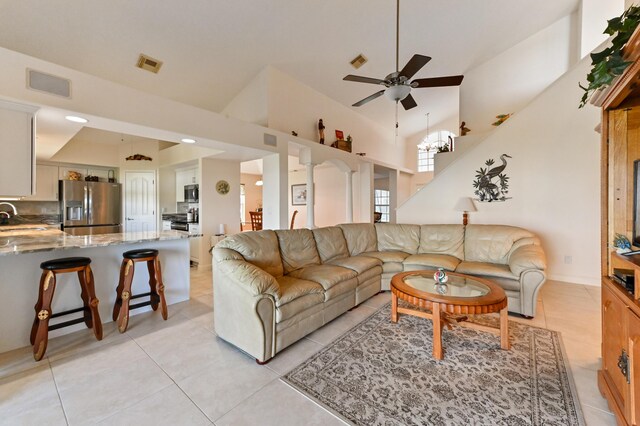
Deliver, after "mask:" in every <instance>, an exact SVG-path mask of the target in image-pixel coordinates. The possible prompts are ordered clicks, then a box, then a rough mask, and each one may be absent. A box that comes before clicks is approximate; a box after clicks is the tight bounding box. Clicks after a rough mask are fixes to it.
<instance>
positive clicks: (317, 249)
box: [213, 223, 546, 362]
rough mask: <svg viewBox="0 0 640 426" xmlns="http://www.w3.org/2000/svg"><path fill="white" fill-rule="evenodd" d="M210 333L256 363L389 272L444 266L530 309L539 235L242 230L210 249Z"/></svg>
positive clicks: (497, 228)
mask: <svg viewBox="0 0 640 426" xmlns="http://www.w3.org/2000/svg"><path fill="white" fill-rule="evenodd" d="M214 262H215V266H214V270H215V272H214V278H213V282H214V286H213V287H214V316H215V329H216V333H217V334H218V336H219V337H221V338H222V339H224V340H227V341H228V342H230V343H232V344H234V345H235V346H237V347H239V348H240V349H242V350H243V351H245V352H247V353H249V354H250V355H252V356H254V357H255V358H256V360H257V361H258V362H266V361H268V360H269V359H271V358H272V357H273V356H275V355H276V354H277V353H278V352H280V351H281V350H282V349H284V348H286V347H287V346H289V345H291V344H292V343H294V342H295V341H297V340H299V339H301V338H302V337H304V336H306V335H307V334H309V333H311V332H312V331H314V330H316V329H318V328H319V327H321V326H322V325H324V324H326V323H328V322H329V321H331V320H333V319H334V318H336V317H337V316H339V315H341V314H342V313H344V312H346V311H347V310H349V309H351V308H353V307H354V306H357V305H358V304H360V303H362V302H363V301H365V300H366V299H368V298H369V297H371V296H373V295H375V294H377V293H378V292H380V291H381V290H389V282H390V280H391V277H392V276H393V275H395V274H397V273H398V272H402V271H410V270H421V269H435V268H439V267H442V268H445V269H446V270H449V271H456V272H461V273H465V274H471V275H476V276H481V277H486V278H489V279H491V280H493V281H494V282H496V283H498V284H499V285H500V286H502V287H503V288H504V290H505V292H506V293H507V296H508V298H509V310H510V311H512V312H516V313H520V314H522V315H523V316H528V317H533V316H534V315H535V308H536V299H537V294H538V291H539V290H540V287H541V286H542V284H543V283H544V282H545V279H546V275H545V269H546V260H545V255H544V251H543V250H542V247H541V246H540V241H539V239H538V238H537V237H536V236H535V235H534V234H532V233H531V232H529V231H527V230H524V229H522V228H517V227H512V226H505V225H469V226H466V227H465V226H462V225H403V224H375V225H373V224H366V223H359V224H344V225H338V226H335V227H327V228H317V229H313V230H308V229H296V230H278V231H270V230H264V231H257V232H245V233H240V234H236V235H232V236H230V237H227V238H225V239H224V240H223V241H221V242H220V243H218V244H217V245H216V248H215V250H214Z"/></svg>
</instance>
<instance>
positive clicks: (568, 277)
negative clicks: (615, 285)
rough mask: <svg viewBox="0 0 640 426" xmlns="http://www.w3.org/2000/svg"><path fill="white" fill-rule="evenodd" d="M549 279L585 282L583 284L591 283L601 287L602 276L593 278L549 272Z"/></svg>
mask: <svg viewBox="0 0 640 426" xmlns="http://www.w3.org/2000/svg"><path fill="white" fill-rule="evenodd" d="M547 279H548V280H553V281H562V282H566V283H570V284H583V285H590V286H593V287H600V277H595V278H592V277H575V276H571V275H556V274H549V275H547Z"/></svg>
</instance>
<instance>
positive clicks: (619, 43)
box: [579, 6, 640, 108]
mask: <svg viewBox="0 0 640 426" xmlns="http://www.w3.org/2000/svg"><path fill="white" fill-rule="evenodd" d="M638 23H640V6H631V7H630V8H629V9H627V10H626V11H625V12H624V13H623V14H622V15H621V16H619V17H617V18H613V19H610V20H609V21H607V28H606V29H605V30H604V34H608V35H610V36H614V37H613V39H612V40H611V46H610V47H607V48H606V49H604V50H603V51H601V52H597V53H592V54H591V65H592V68H591V72H590V73H589V74H587V82H588V83H589V84H588V85H587V86H586V87H585V86H583V85H582V84H579V86H580V88H581V89H582V90H584V94H583V95H582V99H581V100H580V108H582V107H583V106H585V105H586V104H587V101H588V100H589V97H590V96H591V94H592V93H593V92H595V91H596V90H598V89H599V88H601V87H605V86H609V85H610V84H611V82H612V81H613V79H615V78H616V77H617V76H619V75H621V74H622V73H623V72H624V70H625V69H627V67H628V66H629V64H630V62H626V61H625V60H624V59H623V58H622V49H623V48H624V46H625V45H626V44H627V42H628V41H629V39H630V38H631V35H632V34H633V32H634V31H635V29H636V27H637V26H638Z"/></svg>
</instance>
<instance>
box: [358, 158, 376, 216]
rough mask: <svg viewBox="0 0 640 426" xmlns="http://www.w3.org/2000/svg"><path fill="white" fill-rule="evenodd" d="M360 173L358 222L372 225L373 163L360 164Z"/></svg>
mask: <svg viewBox="0 0 640 426" xmlns="http://www.w3.org/2000/svg"><path fill="white" fill-rule="evenodd" d="M358 173H360V219H359V221H360V222H369V223H373V190H374V184H373V177H374V173H373V163H365V162H362V163H360V165H359V169H358Z"/></svg>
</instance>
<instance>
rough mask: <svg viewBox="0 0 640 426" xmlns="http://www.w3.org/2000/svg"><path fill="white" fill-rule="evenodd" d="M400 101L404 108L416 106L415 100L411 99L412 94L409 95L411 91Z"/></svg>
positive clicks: (408, 108)
mask: <svg viewBox="0 0 640 426" xmlns="http://www.w3.org/2000/svg"><path fill="white" fill-rule="evenodd" d="M400 103H401V104H402V106H403V107H404V109H405V110H410V109H411V108H415V107H417V106H418V104H417V103H416V100H415V99H413V96H411V93H409V95H407V97H406V98H404V99H403V100H401V101H400Z"/></svg>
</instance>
